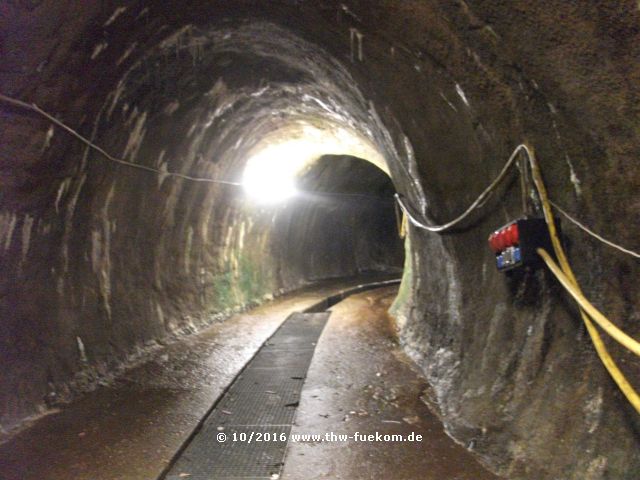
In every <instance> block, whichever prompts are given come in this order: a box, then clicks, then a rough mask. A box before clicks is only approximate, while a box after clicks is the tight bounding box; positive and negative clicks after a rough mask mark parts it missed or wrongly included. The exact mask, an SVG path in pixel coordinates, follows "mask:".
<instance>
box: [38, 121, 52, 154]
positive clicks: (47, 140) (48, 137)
mask: <svg viewBox="0 0 640 480" xmlns="http://www.w3.org/2000/svg"><path fill="white" fill-rule="evenodd" d="M53 133H54V128H53V125H51V126H50V127H49V130H47V133H46V135H45V136H44V142H42V149H41V151H42V152H44V151H45V150H46V149H47V148H49V147H50V146H51V139H52V138H53Z"/></svg>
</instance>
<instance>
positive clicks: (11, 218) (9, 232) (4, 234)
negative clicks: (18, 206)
mask: <svg viewBox="0 0 640 480" xmlns="http://www.w3.org/2000/svg"><path fill="white" fill-rule="evenodd" d="M17 221H18V215H17V214H15V213H13V212H2V213H0V242H2V244H3V246H4V249H5V250H8V249H9V247H10V246H11V239H12V238H13V231H14V229H15V228H16V222H17Z"/></svg>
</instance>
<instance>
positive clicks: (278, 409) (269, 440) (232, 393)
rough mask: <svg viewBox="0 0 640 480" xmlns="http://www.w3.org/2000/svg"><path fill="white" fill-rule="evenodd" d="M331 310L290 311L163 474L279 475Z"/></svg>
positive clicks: (169, 477) (172, 479)
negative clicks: (301, 397) (317, 342)
mask: <svg viewBox="0 0 640 480" xmlns="http://www.w3.org/2000/svg"><path fill="white" fill-rule="evenodd" d="M329 315H330V313H329V312H322V313H294V314H292V315H291V316H289V318H287V320H285V322H284V323H283V324H282V325H281V326H280V328H279V329H278V330H277V331H276V333H274V334H273V336H272V337H271V338H269V340H267V342H266V343H265V344H264V345H263V346H262V348H261V349H260V350H258V353H257V354H256V355H255V357H253V359H252V360H251V361H250V362H249V363H248V364H247V366H246V367H245V369H244V370H243V371H242V372H241V373H240V375H238V377H237V378H236V379H235V380H234V382H233V383H232V384H231V386H230V387H229V389H228V390H227V392H226V393H225V394H224V395H223V396H222V397H221V398H220V399H219V400H218V402H217V403H216V405H215V406H214V408H213V410H212V411H211V412H210V413H209V415H208V416H207V417H206V418H205V420H204V422H203V424H202V425H201V427H200V429H199V430H198V431H196V433H195V434H194V436H193V437H192V438H191V440H190V442H189V443H188V444H187V446H186V448H185V449H184V450H183V451H182V453H181V454H180V456H179V457H178V458H177V460H176V461H175V463H174V464H173V466H172V467H171V468H170V470H169V472H168V473H167V474H166V476H164V477H163V478H165V479H166V480H184V479H188V480H219V479H239V478H242V479H274V478H278V476H279V474H280V471H281V469H282V461H283V459H284V453H285V449H286V446H287V442H286V440H285V439H287V438H288V436H289V433H290V431H291V425H292V423H293V418H294V415H295V412H296V408H297V406H298V402H299V399H300V391H301V390H302V384H303V383H304V378H305V376H306V374H307V370H308V369H309V365H310V364H311V359H312V357H313V352H314V349H315V345H316V341H317V340H318V338H319V337H320V334H321V333H322V330H323V328H324V326H325V324H326V323H327V320H328V318H329ZM223 439H224V441H223Z"/></svg>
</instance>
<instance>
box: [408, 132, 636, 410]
mask: <svg viewBox="0 0 640 480" xmlns="http://www.w3.org/2000/svg"><path fill="white" fill-rule="evenodd" d="M520 151H524V152H525V153H526V156H527V160H528V163H529V166H530V168H531V174H532V177H533V183H534V186H535V188H536V191H537V193H538V197H539V198H540V201H541V203H542V209H543V213H544V217H545V221H546V224H547V228H548V229H549V235H550V237H551V242H552V246H553V249H554V252H555V254H556V257H557V258H558V260H559V262H560V266H558V265H557V264H556V263H555V262H554V260H553V258H552V257H551V255H550V254H549V253H548V252H546V251H545V250H544V249H538V250H537V253H538V254H539V255H540V256H541V258H542V259H543V261H544V262H545V263H546V264H547V266H548V267H549V269H550V271H551V272H552V273H553V274H554V275H555V276H556V278H557V279H558V281H559V282H560V283H561V285H562V286H563V287H564V288H565V289H566V290H567V291H568V292H569V294H570V295H571V296H572V297H573V298H574V299H575V300H576V302H577V303H578V306H579V310H580V316H581V318H582V320H583V322H584V324H585V326H586V329H587V332H588V333H589V336H590V338H591V341H592V343H593V345H594V347H595V350H596V353H597V354H598V357H599V358H600V360H601V362H602V364H603V365H604V367H605V368H606V370H607V371H608V373H609V375H610V376H611V377H612V379H613V380H614V382H615V383H616V384H617V385H618V388H619V389H620V391H621V392H622V393H623V394H624V396H625V398H627V400H628V401H629V403H630V404H631V405H632V406H633V407H634V408H635V410H636V411H637V412H638V413H640V395H638V393H637V392H636V391H635V389H634V388H633V386H632V385H631V384H630V383H629V381H628V380H627V379H626V377H625V375H624V373H623V372H622V371H621V370H620V368H619V367H618V366H617V364H616V362H615V361H614V359H613V358H612V357H611V355H610V353H609V351H608V350H607V348H606V345H605V344H604V342H603V340H602V338H601V336H600V333H599V332H598V330H597V328H596V327H595V325H594V323H593V322H592V321H591V319H593V320H594V321H595V322H596V323H597V324H598V325H599V326H600V327H601V328H602V329H603V330H604V331H605V332H606V333H607V334H609V335H610V336H611V337H612V338H613V339H615V340H616V341H618V342H619V343H620V344H622V345H623V346H625V347H626V348H628V349H629V350H630V351H631V352H633V353H634V354H636V355H638V356H640V343H639V342H637V341H636V340H635V339H633V338H632V337H630V336H629V335H627V334H626V333H625V332H623V331H622V330H621V329H620V328H618V327H617V326H616V325H615V324H613V323H612V322H611V321H610V320H609V319H608V318H606V317H605V316H604V315H603V314H602V313H601V312H600V311H599V310H598V309H596V308H595V307H594V306H593V305H592V304H591V303H590V302H589V301H588V300H587V298H586V297H585V296H584V294H583V293H582V291H581V290H580V286H579V284H578V281H577V279H576V277H575V275H574V273H573V270H572V269H571V266H570V265H569V261H568V259H567V256H566V254H565V252H564V249H563V247H562V244H561V242H560V238H559V236H558V231H557V228H556V225H555V220H554V217H553V212H552V211H551V205H552V203H551V201H550V200H549V198H548V194H547V190H546V187H545V185H544V181H543V179H542V174H541V172H540V166H539V164H538V162H537V160H536V157H535V155H534V153H533V149H532V148H530V147H529V146H527V145H526V144H520V145H518V147H516V149H515V150H514V152H513V154H512V155H511V156H510V157H509V159H508V161H507V162H506V163H505V166H504V167H503V168H502V170H501V171H500V173H499V175H498V176H497V177H496V179H495V180H494V181H493V182H492V183H491V184H490V185H489V186H488V187H487V188H486V189H485V190H484V191H483V192H482V193H481V194H480V196H478V198H477V199H476V200H475V201H474V202H473V203H472V204H471V205H470V206H469V207H468V208H467V210H465V211H464V212H463V213H462V214H461V215H460V216H458V217H457V218H455V219H454V220H452V221H450V222H448V223H445V224H443V225H426V224H424V223H423V222H420V221H419V220H417V219H416V218H415V217H414V215H413V214H412V213H411V211H410V210H409V209H408V208H407V206H406V205H405V204H404V202H403V201H402V199H401V198H400V196H399V195H396V199H397V201H398V204H399V205H400V207H401V208H402V210H403V212H404V213H405V214H406V215H407V217H408V218H409V221H410V222H411V223H412V224H413V225H415V226H417V227H418V228H422V229H425V230H428V231H430V232H441V231H444V230H447V229H449V228H451V227H453V226H455V225H457V224H458V223H460V222H461V221H462V220H464V219H465V218H466V217H467V216H469V214H470V213H471V212H472V211H473V210H475V209H476V208H478V207H479V206H480V205H481V204H482V203H483V202H484V201H486V199H487V198H488V197H489V195H490V194H491V192H492V191H493V190H494V189H495V188H496V187H497V185H498V184H499V183H500V181H501V180H502V179H503V178H504V177H505V175H506V171H507V170H508V169H509V168H510V167H511V166H512V165H513V163H514V158H515V157H516V156H517V154H518V153H519V152H520ZM521 174H522V175H526V169H524V165H523V168H522V171H521ZM521 185H522V187H523V188H525V187H526V180H523V181H522V184H521ZM553 206H554V207H555V208H556V209H557V210H558V211H559V212H560V213H562V214H563V215H564V216H566V217H567V218H568V219H569V220H571V221H572V222H573V223H575V224H576V225H577V226H579V227H580V228H582V229H583V230H585V231H586V232H587V233H589V234H591V235H592V236H594V237H595V238H597V239H599V240H601V241H603V242H604V243H606V244H607V245H610V246H612V247H614V248H617V249H619V250H621V251H623V252H625V253H628V254H631V255H633V256H637V254H636V252H633V251H631V250H628V249H624V248H622V247H620V246H619V245H616V244H615V243H613V242H611V241H608V240H606V239H604V238H603V237H601V236H600V235H597V234H595V233H594V232H593V231H591V230H590V229H588V228H587V227H585V226H584V225H582V224H581V223H580V222H578V221H577V220H575V219H573V218H572V217H570V216H569V215H568V214H567V213H566V212H564V210H562V209H561V208H560V207H558V206H557V205H555V204H554V205H553ZM525 212H526V210H525Z"/></svg>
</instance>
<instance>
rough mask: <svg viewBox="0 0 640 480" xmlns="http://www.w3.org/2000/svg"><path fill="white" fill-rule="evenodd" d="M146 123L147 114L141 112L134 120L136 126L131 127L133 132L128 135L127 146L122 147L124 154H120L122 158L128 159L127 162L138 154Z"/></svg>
mask: <svg viewBox="0 0 640 480" xmlns="http://www.w3.org/2000/svg"><path fill="white" fill-rule="evenodd" d="M134 113H135V112H134ZM132 116H133V114H132ZM146 121H147V112H143V113H142V114H141V115H140V116H139V117H138V119H137V120H136V124H135V126H134V127H133V130H132V131H131V133H130V134H129V140H128V141H127V145H126V146H125V147H124V152H123V153H122V157H123V158H127V157H129V160H133V159H134V158H135V157H136V155H137V154H138V150H139V149H140V146H141V145H142V140H143V139H144V136H145V134H146V133H147V131H146V129H145V128H144V126H145V123H146Z"/></svg>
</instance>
